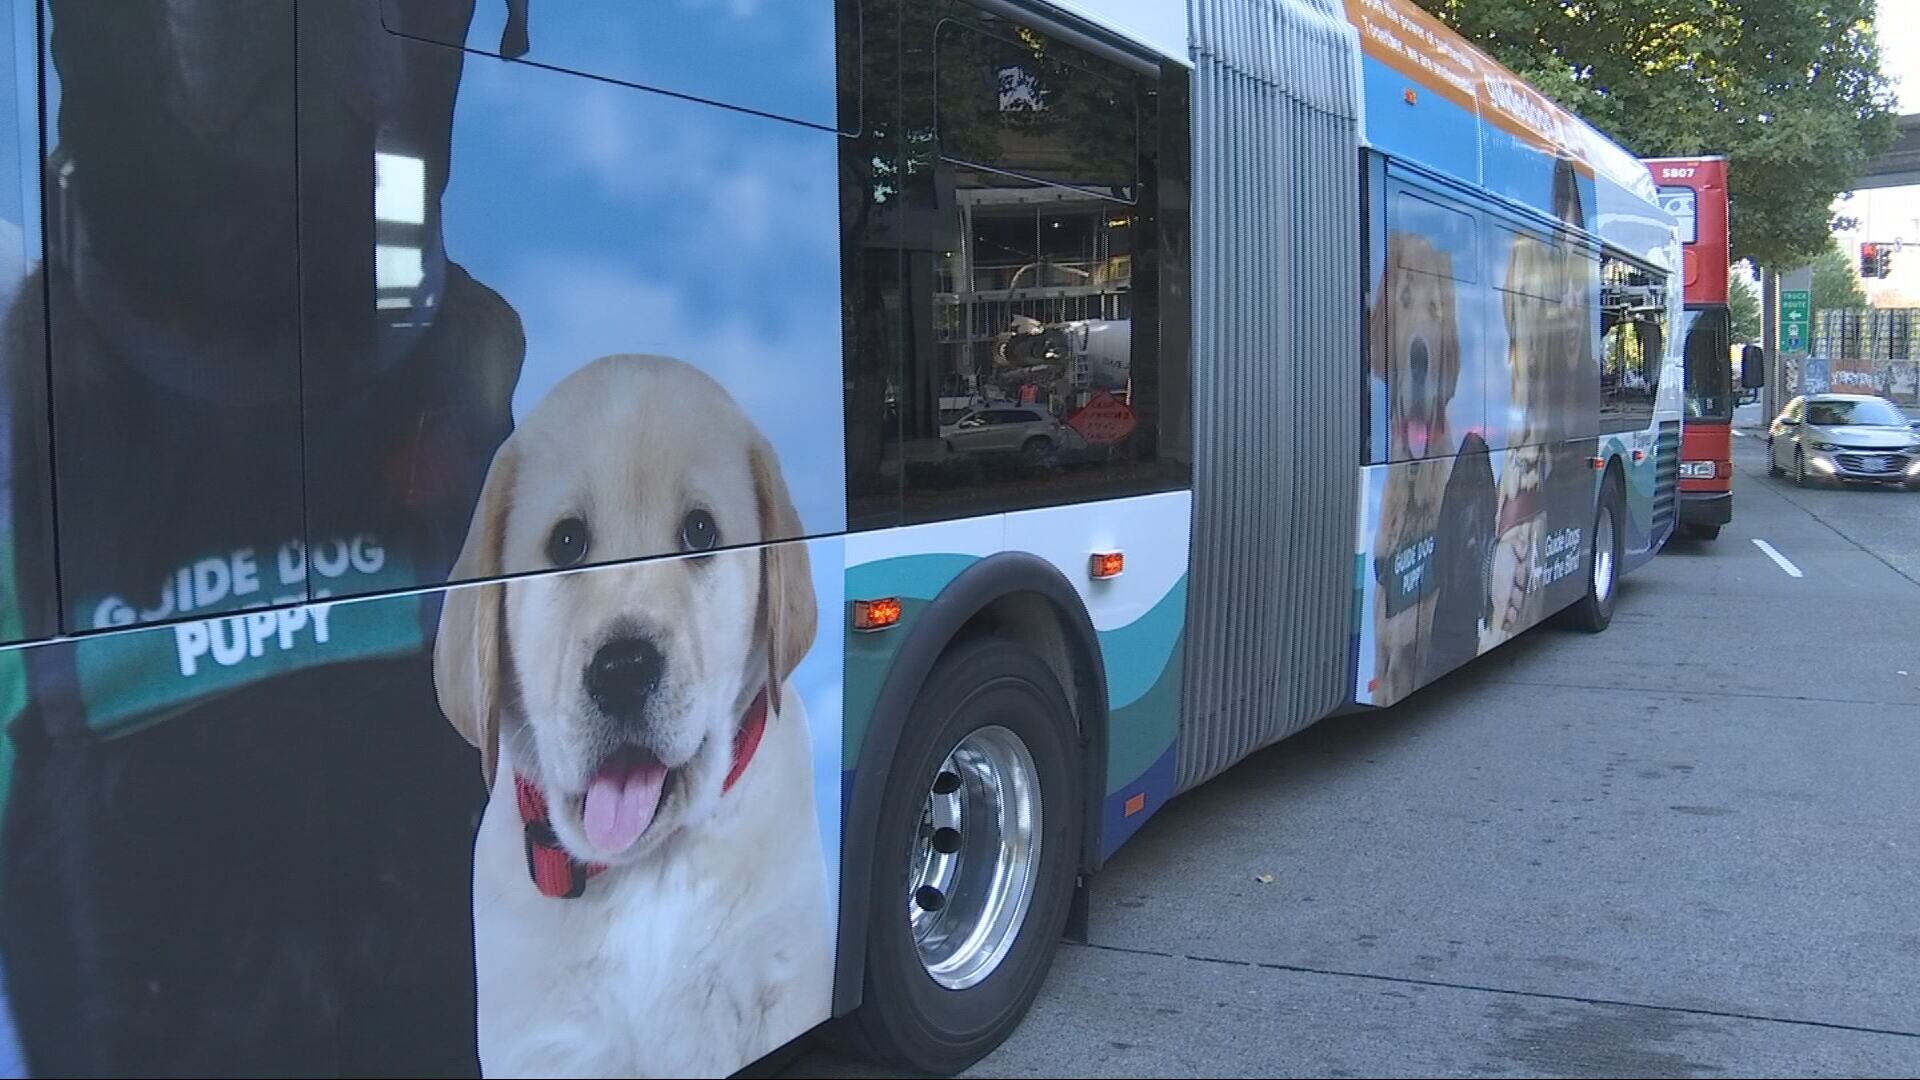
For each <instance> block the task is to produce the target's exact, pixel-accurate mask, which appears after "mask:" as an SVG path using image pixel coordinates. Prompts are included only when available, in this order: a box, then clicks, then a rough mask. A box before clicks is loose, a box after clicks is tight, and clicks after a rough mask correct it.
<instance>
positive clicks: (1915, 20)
mask: <svg viewBox="0 0 1920 1080" xmlns="http://www.w3.org/2000/svg"><path fill="white" fill-rule="evenodd" d="M1874 26H1875V29H1876V30H1877V31H1878V32H1879V38H1880V64H1881V69H1882V70H1883V71H1885V72H1886V74H1887V77H1888V78H1889V79H1890V80H1892V81H1893V82H1894V92H1895V94H1896V95H1897V96H1898V98H1899V103H1900V112H1901V113H1902V114H1903V115H1904V114H1911V113H1920V3H1915V2H1914V0H1880V4H1879V13H1878V15H1877V16H1876V17H1875V19H1874ZM1835 210H1836V212H1838V213H1840V214H1843V215H1846V216H1848V217H1853V218H1858V219H1859V220H1860V228H1859V229H1858V230H1857V231H1853V232H1843V233H1841V234H1840V242H1841V244H1842V245H1843V246H1844V247H1845V248H1846V249H1847V251H1848V252H1850V253H1854V254H1855V255H1856V256H1857V254H1858V252H1859V250H1860V244H1862V243H1864V242H1866V241H1868V240H1874V241H1900V242H1902V243H1903V244H1904V249H1903V250H1901V251H1899V252H1896V253H1895V255H1894V256H1893V263H1892V271H1891V272H1890V273H1889V274H1888V275H1887V277H1886V278H1884V279H1869V280H1868V281H1867V282H1866V285H1867V295H1868V296H1869V297H1870V298H1876V299H1879V300H1882V301H1885V302H1896V298H1900V299H1898V300H1897V302H1899V303H1901V304H1902V305H1903V306H1904V305H1905V304H1906V303H1908V302H1911V303H1913V304H1916V305H1920V187H1899V188H1881V189H1879V190H1874V191H1860V192H1855V193H1854V194H1853V196H1852V197H1851V198H1847V199H1843V200H1842V201H1840V202H1839V203H1836V204H1835Z"/></svg>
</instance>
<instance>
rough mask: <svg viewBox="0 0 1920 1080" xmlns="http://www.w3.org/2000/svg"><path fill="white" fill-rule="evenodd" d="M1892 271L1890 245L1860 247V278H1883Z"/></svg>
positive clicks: (1891, 248) (1863, 245)
mask: <svg viewBox="0 0 1920 1080" xmlns="http://www.w3.org/2000/svg"><path fill="white" fill-rule="evenodd" d="M1892 270H1893V245H1892V244H1861V245H1860V276H1861V277H1863V278H1883V277H1886V276H1887V274H1889V273H1891V272H1892Z"/></svg>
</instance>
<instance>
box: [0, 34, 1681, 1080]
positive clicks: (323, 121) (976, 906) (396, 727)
mask: <svg viewBox="0 0 1920 1080" xmlns="http://www.w3.org/2000/svg"><path fill="white" fill-rule="evenodd" d="M5 12H6V15H5V18H4V19H0V33H3V34H4V35H5V41H4V42H0V62H3V63H5V64H6V65H8V71H7V76H6V77H4V78H0V93H4V94H6V95H8V97H9V106H10V107H6V108H0V153H4V154H5V155H7V157H6V163H5V164H4V165H3V166H0V221H4V223H5V224H4V227H0V252H5V253H6V254H7V255H8V258H6V259H5V260H0V280H3V281H4V285H5V290H4V295H0V305H4V309H5V312H6V315H5V318H6V322H5V337H4V342H5V367H6V383H5V392H4V397H0V423H3V424H4V425H5V431H4V438H0V447H4V453H5V459H4V463H3V464H0V477H4V490H0V513H3V514H4V517H3V519H0V580H4V593H0V639H4V647H0V717H4V719H5V723H6V726H5V738H4V740H0V776H3V777H4V819H3V824H0V975H3V976H4V978H3V981H0V989H3V991H4V1003H5V1008H4V1010H0V1020H4V1025H0V1051H4V1053H0V1058H3V1059H4V1060H6V1061H7V1063H8V1065H9V1066H10V1068H11V1071H13V1072H16V1073H19V1074H25V1075H35V1076H40V1075H67V1074H86V1075H95V1074H127V1073H139V1074H169V1075H173V1074H183V1075H185V1074H190V1075H229V1074H245V1075H261V1074H268V1073H272V1074H281V1073H302V1074H305V1073H341V1074H362V1075H364V1074H378V1075H389V1076H391V1075H412V1074H432V1075H475V1074H479V1075H487V1076H522V1075H543V1076H544V1075H608V1076H615V1075H622V1076H628V1075H720V1074H724V1073H727V1072H730V1071H733V1070H735V1069H738V1068H740V1067H742V1066H745V1065H747V1064H749V1063H751V1062H753V1061H755V1060H757V1059H761V1058H763V1057H764V1056H766V1055H768V1054H770V1053H772V1052H775V1051H778V1050H782V1049H784V1048H788V1047H791V1046H793V1045H796V1040H798V1039H799V1037H800V1036H802V1035H803V1034H805V1033H807V1032H809V1031H811V1030H813V1029H815V1028H817V1027H820V1026H821V1025H822V1024H825V1023H827V1022H828V1021H830V1020H832V1021H837V1022H836V1023H835V1024H834V1025H833V1027H834V1029H835V1030H838V1031H841V1032H843V1033H845V1034H846V1035H847V1036H848V1037H850V1038H852V1039H854V1040H856V1041H858V1042H860V1043H862V1044H864V1045H865V1046H866V1047H867V1048H868V1049H869V1050H871V1051H872V1052H874V1053H876V1054H878V1055H880V1056H882V1057H884V1058H886V1059H888V1060H891V1061H893V1062H896V1063H898V1064H899V1065H901V1066H904V1067H908V1068H914V1069H920V1070H927V1071H933V1072H951V1071H956V1070H958V1069H961V1068H963V1067H965V1066H966V1065H967V1064H969V1063H971V1062H972V1061H974V1060H976V1059H978V1058H979V1057H980V1056H981V1055H983V1054H985V1053H986V1052H988V1051H989V1050H991V1049H992V1048H993V1047H995V1046H996V1045H998V1044H999V1043H1000V1042H1001V1041H1002V1040H1003V1039H1004V1038H1005V1037H1006V1036H1007V1035H1008V1034H1009V1033H1010V1032H1011V1031H1012V1030H1013V1029H1014V1027H1015V1026H1016V1025H1017V1024H1018V1023H1019V1021H1020V1019H1021V1017H1022V1016H1023V1014H1024V1013H1025V1012H1026V1010H1027V1008H1028V1006H1029V1004H1030V1003H1031V1002H1032V1000H1033V998H1034V996H1035V994H1036V993H1037V992H1038V990H1039V987H1040V984H1041V980H1042V979H1043V977H1044V976H1045V974H1046V972H1047V970H1048V966H1049V963H1050V960H1051V957H1052V955H1053V953H1054V951H1055V948H1056V946H1057V944H1058V942H1059V941H1060V940H1061V939H1062V937H1063V935H1064V934H1067V933H1082V932H1084V923H1085V921H1086V912H1087V910H1088V907H1087V902H1086V901H1087V896H1088V889H1089V888H1090V883H1091V882H1092V880H1093V878H1094V875H1095V873H1096V872H1097V871H1098V870H1099V869H1100V867H1101V864H1102V863H1103V862H1104V861H1105V860H1106V859H1108V858H1109V857H1110V856H1111V855H1112V854H1113V853H1114V851H1115V850H1116V849H1118V848H1119V847H1120V846H1121V845H1122V844H1123V843H1125V842H1126V841H1127V839H1128V838H1129V837H1131V836H1133V835H1134V834H1135V833H1136V832H1137V831H1138V830H1139V829H1140V828H1141V826H1142V825H1143V823H1145V822H1147V821H1148V820H1149V819H1150V818H1152V817H1153V815H1154V814H1155V813H1156V812H1158V811H1159V810H1160V809H1161V808H1163V807H1164V806H1166V805H1167V803H1168V801H1169V800H1171V799H1173V798H1174V797H1175V796H1176V795H1178V794H1179V793H1180V792H1182V791H1185V790H1188V789H1191V788H1193V787H1195V786H1196V785H1198V784H1201V783H1203V782H1204V781H1206V780H1207V779H1208V778H1210V777H1212V776H1214V775H1216V774H1218V773H1220V772H1221V771H1222V770H1224V769H1226V768H1228V767H1229V766H1230V765H1232V764H1234V763H1235V762H1237V761H1239V760H1241V759H1243V758H1245V757H1246V756H1247V755H1248V754H1250V753H1252V752H1253V751H1255V750H1257V749H1259V748H1261V747H1265V746H1268V745H1270V744H1273V743H1275V742H1277V741H1279V740H1281V739H1282V738H1284V737H1286V736H1288V735H1290V734H1292V733H1294V732H1297V731H1299V730H1301V729H1302V728H1305V727H1306V726H1308V725H1310V724H1312V723H1315V722H1316V721H1319V720H1321V719H1323V718H1326V717H1329V716H1332V715H1334V714H1337V713H1348V712H1364V711H1366V710H1368V709H1373V708H1378V707H1381V706H1387V705H1391V704H1393V703H1394V702H1397V701H1399V700H1401V699H1403V698H1405V697H1406V696H1407V695H1408V694H1410V693H1412V692H1414V691H1415V690H1416V689H1417V688H1419V687H1420V686H1422V685H1424V684H1426V683H1428V682H1430V681H1431V680H1433V679H1435V678H1437V677H1439V676H1440V675H1442V674H1444V673H1445V672H1447V671H1449V670H1452V669H1454V668H1456V667H1459V666H1460V665H1462V664H1467V663H1469V662H1470V661H1472V660H1473V659H1474V658H1475V657H1476V656H1478V655H1479V654H1481V653H1484V652H1486V651H1487V650H1489V649H1491V648H1493V647H1495V646H1497V645H1499V644H1500V643H1502V642H1504V641H1506V640H1507V639H1509V638H1511V637H1513V636H1514V635H1516V634H1519V633H1521V632H1523V631H1525V630H1527V629H1528V628H1530V627H1532V626H1534V625H1535V624H1537V623H1540V622H1542V621H1544V620H1546V619H1548V618H1549V617H1551V616H1559V617H1561V618H1564V619H1565V620H1567V621H1569V622H1571V623H1574V624H1577V625H1579V626H1583V627H1585V628H1586V629H1588V630H1595V631H1597V630H1600V629H1602V628H1604V627H1605V626H1606V625H1607V624H1608V622H1609V620H1610V618H1611V616H1612V612H1613V609H1614V605H1615V602H1616V597H1617V595H1618V593H1617V589H1618V581H1619V578H1620V576H1621V575H1622V574H1624V573H1626V572H1627V571H1629V570H1631V569H1633V568H1634V567H1636V566H1638V565H1640V564H1642V563H1643V562H1645V561H1646V560H1647V559H1649V558H1651V557H1652V556H1653V554H1654V553H1655V552H1656V551H1657V550H1659V549H1660V547H1661V546H1662V544H1663V543H1664V542H1665V541H1666V539H1667V537H1668V535H1669V534H1670V533H1671V532H1672V531H1673V527H1674V499H1675V480H1676V476H1675V468H1676V466H1677V463H1678V456H1679V455H1678V453H1677V449H1678V446H1679V438H1680V424H1681V401H1682V390H1683V387H1682V386H1681V383H1680V378H1679V372H1680V366H1679V350H1678V349H1677V348H1675V347H1674V346H1673V345H1672V342H1673V341H1674V340H1675V336H1674V335H1673V334H1672V332H1671V327H1672V326H1673V325H1674V321H1675V319H1676V318H1677V317H1678V315H1679V313H1680V290H1679V281H1678V277H1677V270H1678V268H1679V266H1680V250H1679V247H1678V244H1677V240H1676V233H1675V230H1674V224H1673V221H1672V219H1671V217H1670V216H1669V215H1668V214H1666V213H1665V212H1664V211H1663V210H1662V209H1661V207H1660V204H1659V202H1658V200H1657V197H1656V193H1655V191H1654V185H1653V183H1652V182H1651V180H1650V179H1649V177H1648V174H1647V171H1646V169H1645V167H1644V166H1642V165H1641V164H1640V163H1639V162H1638V161H1637V160H1636V159H1635V158H1634V157H1633V156H1632V154H1631V153H1629V152H1628V151H1627V150H1625V149H1623V148H1621V147H1619V146H1617V145H1614V144H1612V143H1610V142H1608V141H1607V140H1605V139H1604V138H1602V137H1601V136H1599V135H1598V134H1597V133H1596V132H1594V131H1593V130H1592V129H1590V128H1588V127H1587V126H1585V125H1583V124H1582V123H1580V122H1579V121H1578V120H1576V119H1575V118H1574V117H1572V116H1570V115H1569V114H1567V113H1565V112H1563V111H1562V110H1561V109H1559V108H1557V107H1555V106H1554V105H1553V104H1552V103H1550V102H1549V101H1548V100H1547V99H1546V98H1544V97H1543V96H1541V95H1540V94H1539V93H1538V92H1537V91H1535V90H1534V89H1532V88H1531V87H1529V86H1527V85H1525V84H1524V83H1522V82H1521V81H1520V80H1518V79H1517V78H1515V77H1514V76H1513V75H1511V74H1510V73H1508V72H1506V71H1505V70H1503V69H1501V68H1500V67H1498V66H1497V65H1495V64H1494V63H1492V62H1491V61H1490V60H1488V59H1487V58H1486V57H1485V56H1483V55H1482V54H1480V53H1478V52H1476V51H1475V50H1473V49H1472V48H1470V47H1468V46H1467V45H1466V44H1465V43H1464V42H1463V41H1461V40H1460V39H1459V38H1457V37H1455V36H1454V35H1453V34H1451V33H1450V32H1448V31H1447V30H1446V29H1445V28H1444V27H1442V26H1441V25H1440V24H1438V23H1437V22H1435V21H1434V20H1432V19H1431V18H1429V17H1428V16H1426V15H1425V14H1423V13H1422V12H1421V11H1420V10H1419V9H1417V8H1416V7H1414V6H1413V4H1412V3H1411V2H1410V0H1347V4H1346V7H1345V8H1344V9H1342V8H1340V7H1338V6H1337V5H1334V4H1332V3H1331V2H1330V0H1279V2H1274V0H1259V2H1255V0H1192V2H1191V4H1189V5H1181V4H1172V3H1164V2H1161V0H1071V2H1069V0H1059V2H1058V3H1048V2H1043V0H1017V2H1016V0H838V2H829V0H781V2H779V3H771V2H769V3H757V4H756V3H752V2H733V3H725V4H693V3H684V4H632V3H625V2H616V0H576V2H572V3H566V4H558V3H534V4H528V3H527V2H526V0H325V2H321V0H300V2H294V0H261V2H256V3H250V4H244V5H243V4H233V3H229V2H226V0H139V2H133V0H128V2H124V3H113V4H104V3H83V2H78V0H49V2H48V3H46V4H45V6H44V7H43V6H41V5H40V4H38V3H36V2H35V0H12V2H11V3H8V4H7V5H5ZM1567 647H1569V648H1580V647H1581V646H1580V645H1579V644H1578V643H1577V641H1570V642H1569V644H1568V646H1567ZM1353 722H1365V721H1364V719H1357V720H1355V721H1353Z"/></svg>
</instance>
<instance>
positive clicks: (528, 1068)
mask: <svg viewBox="0 0 1920 1080" xmlns="http://www.w3.org/2000/svg"><path fill="white" fill-rule="evenodd" d="M801 535H802V529H801V524H800V521H799V517H798V515H797V514H796V512H795V511H794V508H793V504H792V501H791V499H790V498H789V496H788V493H787V488H786V485H785V481H784V480H783V478H782V475H781V471H780V467H779V463H778V461H777V460H776V459H775V456H774V453H773V449H772V447H771V445H770V444H769V443H768V441H767V439H766V438H765V437H764V436H763V435H762V434H761V433H760V432H759V431H758V430H757V429H756V428H755V427H754V425H753V424H752V422H751V421H750V420H749V419H748V418H747V416H746V414H745V413H744V412H742V411H741V409H740V408H739V407H738V406H737V405H736V404H735V402H734V401H733V399H732V398H731V397H730V396H729V395H728V394H727V392H726V391H725V390H724V389H723V388H722V387H721V386H720V385H719V384H718V383H717V382H715V381H714V380H713V379H711V378H709V377H708V376H707V375H705V374H703V373H702V372H700V371H698V370H697V369H695V368H693V367H691V366H689V365H687V364H685V363H682V362H680V361H677V360H671V359H666V358H662V357H653V356H611V357H605V358H602V359H600V360H597V361H594V362H593V363H591V364H589V365H587V366H586V367H584V368H582V369H581V370H579V371H577V372H575V373H574V374H572V375H570V376H568V377H567V378H566V379H565V380H563V381H562V382H561V383H560V384H559V385H558V386H556V387H555V388H554V389H553V391H552V392H551V393H550V394H549V395H548V396H547V397H546V398H544V399H543V400H542V401H541V402H540V403H539V405H538V406H537V407H535V408H534V409H533V410H532V412H531V414H530V415H528V416H527V418H526V420H525V422H524V423H523V424H521V425H520V426H519V428H518V429H517V430H515V431H514V433H513V435H512V436H511V437H510V438H509V439H508V440H507V441H506V443H505V444H503V445H502V447H501V449H500V450H499V452H498V453H497V454H496V456H495V457H494V460H493V463H492V467H491V469H490V470H489V472H488V474H487V478H486V483H485V486H484V488H483V490H482V493H481V496H480V500H479V505H478V507H477V508H476V510H475V512H474V515H473V518H472V523H471V525H470V528H469V532H468V535H467V539H466V544H465V547H464V549H463V551H462V552H461V555H460V559H459V562H458V564H457V566H456V568H455V571H454V573H455V576H456V578H474V577H494V576H498V575H502V574H525V576H520V577H514V578H511V579H509V580H507V581H504V582H494V583H489V584H481V585H468V586H464V587H457V588H454V589H453V590H451V591H450V592H449V593H448V594H447V597H446V602H445V607H444V609H443V612H442V614H441V618H440V631H439V636H438V638H437V640H436V642H435V647H434V683H435V686H436V687H437V689H438V692H439V697H440V702H441V707H442V709H443V710H444V711H445V713H446V715H447V717H448V719H449V720H450V721H451V722H452V723H453V726H454V727H455V728H456V729H458V730H459V732H460V733H461V734H462V735H463V736H465V737H466V739H467V740H468V741H469V742H470V743H472V744H473V745H474V746H475V747H476V748H478V749H479V751H480V759H481V767H482V769H483V772H484V773H485V775H486V776H487V778H488V780H489V783H490V784H491V797H490V799H489V801H488V804H487V807H486V810H485V812H484V814H483V816H482V819H481V823H480V827H479V832H478V836H477V838H476V840H475V845H474V853H473V858H474V868H473V873H474V880H473V920H474V945H475V960H476V969H477V971H476V975H477V987H478V1007H479V1052H480V1063H481V1068H482V1071H483V1072H484V1073H485V1074H486V1075H488V1076H535V1075H538V1076H579V1075H596V1076H681V1075H687V1076H712V1075H724V1074H726V1073H727V1072H729V1071H731V1070H733V1069H735V1068H737V1067H739V1065H740V1064H741V1063H743V1062H747V1061H751V1060H753V1059H754V1058H756V1057H759V1056H760V1055H762V1054H764V1053H766V1052H767V1051H769V1050H772V1049H773V1048H774V1047H775V1046H777V1045H779V1044H780V1043H783V1042H785V1041H786V1040H788V1039H791V1038H793V1037H794V1036H796V1035H798V1034H800V1033H801V1032H802V1031H804V1030H805V1029H806V1028H808V1027H810V1026H812V1025H813V1024H815V1023H817V1022H819V1021H820V1020H823V1019H825V1018H826V1016H827V1014H828V1012H829V1011H830V1007H831V1000H830V999H831V994H832V978H833V955H832V934H833V930H832V923H831V920H830V913H829V906H828V905H829V897H828V893H827V885H826V865H825V860H824V856H823V853H822V852H823V849H822V845H821V839H820V835H819V826H818V823H817V818H816V803H815V794H814V787H813V762H812V741H811V736H810V733H809V731H808V724H807V717H806V713H805V710H804V708H803V706H802V703H801V700H800V698H799V695H798V694H796V693H795V692H794V690H793V687H792V686H791V685H790V683H789V678H790V676H791V675H792V673H793V670H794V668H795V666H796V665H797V664H799V662H800V661H801V659H802V657H804V656H805V655H806V653H807V651H808V649H809V648H810V647H811V645H812V643H813V638H814V632H815V625H816V618H817V613H816V610H815V604H816V601H815V597H814V592H813V583H812V576H811V573H810V569H809V566H808V558H807V548H806V545H805V543H804V542H802V541H798V540H795V539H794V538H796V537H799V536H801ZM769 540H787V541H790V542H787V543H782V544H777V545H774V546H762V545H764V543H765V542H766V541H769ZM661 553H675V554H674V555H671V556H665V557H658V558H650V559H646V560H645V561H641V562H627V563H616V564H614V565H610V566H599V567H594V568H590V569H589V568H586V567H587V564H589V563H594V562H604V561H606V560H609V559H623V558H631V557H634V556H639V555H659V554H661Z"/></svg>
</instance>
